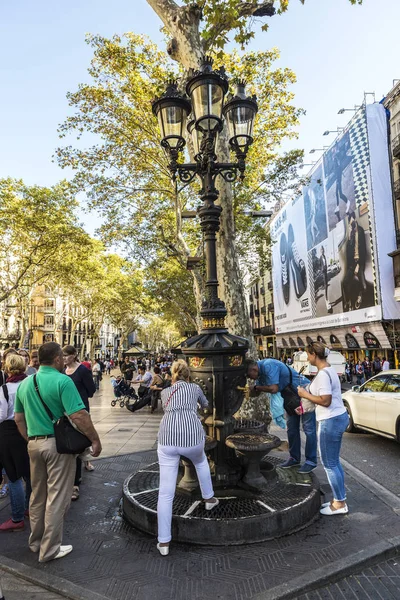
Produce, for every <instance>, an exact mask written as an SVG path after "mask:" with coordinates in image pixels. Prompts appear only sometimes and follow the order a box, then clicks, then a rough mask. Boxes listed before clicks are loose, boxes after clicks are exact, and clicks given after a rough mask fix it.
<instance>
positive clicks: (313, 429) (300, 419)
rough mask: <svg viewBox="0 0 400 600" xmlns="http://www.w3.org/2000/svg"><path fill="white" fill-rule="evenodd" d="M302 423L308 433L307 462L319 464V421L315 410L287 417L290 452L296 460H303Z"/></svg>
mask: <svg viewBox="0 0 400 600" xmlns="http://www.w3.org/2000/svg"><path fill="white" fill-rule="evenodd" d="M300 423H302V424H303V431H304V433H305V434H306V449H305V455H306V463H308V464H310V465H313V466H315V465H316V464H317V422H316V419H315V411H313V412H309V413H304V414H302V415H290V416H288V418H287V435H288V442H289V454H290V456H291V457H292V458H293V459H294V460H295V461H296V462H300V461H301V439H300Z"/></svg>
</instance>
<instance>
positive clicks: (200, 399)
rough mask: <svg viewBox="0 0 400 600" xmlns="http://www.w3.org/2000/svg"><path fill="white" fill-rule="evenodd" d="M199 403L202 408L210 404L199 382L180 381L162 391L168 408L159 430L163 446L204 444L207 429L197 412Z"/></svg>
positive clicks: (164, 404)
mask: <svg viewBox="0 0 400 600" xmlns="http://www.w3.org/2000/svg"><path fill="white" fill-rule="evenodd" d="M197 403H200V405H201V407H202V408H206V407H207V406H208V400H207V398H206V397H205V395H204V394H203V392H202V391H201V389H200V387H199V386H198V385H197V384H196V383H187V382H186V381H177V382H176V383H174V385H172V386H171V387H169V388H167V389H165V390H163V391H162V392H161V404H162V407H163V409H164V416H163V418H162V420H161V423H160V430H159V432H158V443H159V444H160V445H161V446H176V447H178V448H191V447H192V446H197V445H198V444H200V442H201V441H202V440H203V439H204V437H205V433H204V429H203V426H202V424H201V421H200V419H199V417H198V416H197Z"/></svg>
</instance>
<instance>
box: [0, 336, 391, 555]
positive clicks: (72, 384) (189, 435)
mask: <svg viewBox="0 0 400 600" xmlns="http://www.w3.org/2000/svg"><path fill="white" fill-rule="evenodd" d="M306 351H307V358H308V360H309V362H310V364H311V365H313V366H315V367H316V369H317V375H316V376H315V378H314V379H313V381H312V382H311V383H310V381H309V380H308V379H307V378H306V377H304V376H303V375H302V374H301V373H297V372H296V371H295V370H294V369H292V368H291V367H290V366H289V364H285V363H284V362H283V361H280V360H276V359H273V358H268V359H263V360H260V361H253V360H249V361H247V363H246V375H247V377H248V378H249V379H251V380H254V381H255V383H254V385H253V386H251V394H252V395H258V394H260V393H262V392H268V393H269V394H270V395H271V399H274V400H275V401H276V400H277V399H278V403H279V402H281V407H280V411H281V413H282V414H283V413H284V411H286V422H285V426H286V424H287V435H288V442H289V457H288V459H287V460H286V461H285V462H284V463H283V464H282V465H281V468H283V469H291V468H296V469H297V470H298V472H299V473H301V474H309V473H311V472H312V471H313V470H314V469H315V468H316V466H317V460H318V458H317V445H318V444H319V454H320V457H321V462H322V465H323V467H324V468H325V471H326V474H327V477H328V481H329V483H330V486H331V488H332V500H331V501H330V502H327V503H325V504H324V505H323V506H322V507H321V514H323V515H328V516H331V515H338V514H346V513H347V512H348V507H347V503H346V490H345V485H344V473H343V469H342V466H341V464H340V447H341V440H342V436H343V433H344V431H345V430H346V428H347V426H348V421H349V419H348V415H347V412H346V409H345V407H344V404H343V401H342V396H341V385H340V381H339V377H338V375H337V373H336V371H335V369H334V368H333V367H331V366H330V365H329V362H328V356H329V349H328V348H327V347H326V346H325V345H324V344H322V343H320V342H314V343H313V344H310V345H309V346H308V347H307V349H306ZM386 362H387V361H384V362H383V363H382V362H381V363H380V366H381V369H383V370H385V369H386V364H385V363H386ZM116 366H117V365H116V364H115V363H114V362H112V361H111V360H106V361H102V360H101V359H95V360H94V361H87V360H86V361H82V362H81V361H80V360H79V358H78V353H77V351H76V349H75V348H74V347H73V346H70V345H68V346H65V347H64V348H61V346H60V345H59V344H57V343H55V342H48V343H45V344H43V345H42V346H41V347H40V348H39V350H38V351H33V352H32V353H31V354H30V355H29V353H28V352H27V351H26V350H23V349H22V350H16V349H11V348H9V349H7V350H6V351H5V352H4V353H3V357H2V362H1V365H0V367H1V369H0V468H1V470H2V471H1V472H2V474H3V478H7V479H8V493H9V496H10V504H11V518H10V519H9V520H7V521H6V522H5V523H2V524H1V525H0V532H8V531H18V530H22V529H24V528H25V519H26V518H29V520H30V530H31V533H30V537H29V548H30V549H31V550H32V552H36V553H38V558H39V561H40V562H47V561H50V560H53V559H57V558H62V557H63V556H66V555H67V554H68V553H69V552H71V551H72V546H71V545H63V544H62V536H63V520H64V516H65V514H66V512H67V510H68V507H69V504H70V502H71V500H77V499H78V498H79V486H80V483H81V479H82V469H83V468H85V469H86V470H87V471H92V470H93V469H94V466H93V464H92V463H91V457H97V456H99V455H100V453H101V450H102V447H101V442H100V439H99V436H98V434H97V432H96V429H95V427H94V426H93V423H92V420H91V417H90V399H91V398H92V397H93V396H94V394H95V392H96V390H98V389H99V384H100V380H101V378H102V376H103V374H104V373H106V372H107V373H108V374H111V370H112V369H113V368H114V367H116ZM118 366H119V367H120V372H121V375H118V376H117V377H116V378H114V377H112V378H111V381H112V382H113V386H114V388H116V387H117V386H118V380H120V381H123V382H124V383H125V385H126V386H127V387H128V389H129V388H131V387H132V386H134V385H138V386H139V389H138V397H137V398H135V401H134V402H133V403H131V404H129V405H128V406H127V407H128V409H129V410H130V411H132V412H135V411H136V410H138V408H141V407H142V406H145V405H149V406H150V407H151V411H152V412H154V410H156V408H157V406H158V402H159V401H161V405H162V409H163V413H164V414H163V417H162V420H161V423H160V429H159V433H158V450H157V451H158V459H159V464H160V486H159V498H158V506H157V513H158V543H157V548H158V550H159V552H160V553H161V554H162V555H163V556H166V555H168V553H169V544H170V541H171V519H172V505H173V500H174V495H175V488H176V479H177V472H178V468H179V460H180V457H181V456H184V457H186V458H188V459H189V460H191V461H192V463H193V465H194V466H195V468H196V471H197V475H198V479H199V484H200V489H201V494H202V497H203V501H204V506H205V508H206V510H212V509H213V508H214V507H215V506H217V504H218V502H219V501H218V499H217V498H215V496H214V490H213V485H212V479H211V473H210V466H209V463H208V461H207V458H206V455H205V452H204V444H205V431H204V428H203V426H202V424H201V421H200V419H199V416H198V408H199V407H201V408H206V407H207V405H208V401H207V398H206V397H205V396H204V394H203V391H202V390H201V388H200V386H198V385H197V384H195V383H192V382H191V380H190V369H189V367H188V365H187V363H186V362H185V361H183V360H174V357H172V356H170V355H167V356H155V357H152V358H151V357H147V358H140V359H137V360H131V359H130V358H129V356H126V357H125V359H124V360H123V361H121V362H120V363H119V364H118ZM362 367H363V373H364V375H365V373H366V372H368V370H367V371H366V369H365V364H364V365H362ZM376 369H378V363H377V362H376V366H375V363H372V365H371V370H374V372H375V371H376ZM356 374H357V371H356ZM279 398H280V401H279ZM293 401H295V405H293ZM65 414H66V415H68V417H69V419H70V421H71V422H72V424H73V425H74V426H75V427H76V428H77V429H78V430H79V431H80V432H81V433H82V434H84V435H85V436H86V438H87V441H88V444H90V446H89V445H88V448H87V449H86V450H85V452H83V453H82V454H81V455H79V456H77V455H76V454H68V453H63V452H62V451H61V450H59V449H58V445H57V444H58V442H57V439H56V436H55V433H56V429H55V424H56V423H57V422H58V421H59V420H60V419H61V418H62V416H63V415H65ZM317 423H318V425H319V426H318V428H317ZM300 427H302V428H303V431H304V433H305V436H306V445H305V453H304V454H305V457H304V462H303V463H302V461H301V454H302V452H301V439H300ZM4 489H6V486H5V485H3V490H4Z"/></svg>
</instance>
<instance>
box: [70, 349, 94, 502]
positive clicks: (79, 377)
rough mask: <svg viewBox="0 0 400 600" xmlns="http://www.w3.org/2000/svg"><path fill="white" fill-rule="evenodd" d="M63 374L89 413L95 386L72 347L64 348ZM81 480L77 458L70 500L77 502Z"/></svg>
mask: <svg viewBox="0 0 400 600" xmlns="http://www.w3.org/2000/svg"><path fill="white" fill-rule="evenodd" d="M63 355H64V366H65V369H64V373H65V374H66V375H68V377H70V378H71V379H72V381H73V382H74V384H75V387H76V389H77V390H78V392H79V395H80V397H81V398H82V401H83V403H84V405H85V408H86V410H87V411H88V412H90V408H89V398H91V397H92V396H93V394H94V393H95V391H96V385H95V383H94V381H93V376H92V373H91V372H90V371H89V369H88V368H87V367H85V366H84V365H82V364H81V363H80V362H79V360H78V353H77V351H76V349H75V348H74V346H64V348H63ZM85 469H86V471H93V470H94V467H93V465H92V463H91V462H89V461H86V462H85ZM81 479H82V460H81V459H80V458H79V456H78V457H77V459H76V472H75V481H74V488H73V490H72V496H71V500H78V498H79V484H80V482H81Z"/></svg>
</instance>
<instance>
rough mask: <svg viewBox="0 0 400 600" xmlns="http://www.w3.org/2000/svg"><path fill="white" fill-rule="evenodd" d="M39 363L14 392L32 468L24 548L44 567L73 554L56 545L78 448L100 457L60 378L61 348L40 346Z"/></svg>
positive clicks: (76, 399)
mask: <svg viewBox="0 0 400 600" xmlns="http://www.w3.org/2000/svg"><path fill="white" fill-rule="evenodd" d="M39 363H40V368H39V371H38V373H37V375H34V376H32V377H28V378H27V379H25V380H24V381H23V382H22V383H21V385H20V386H19V388H18V390H17V396H16V400H15V422H16V424H17V426H18V429H19V432H20V434H21V435H22V437H24V438H25V439H27V440H28V453H29V458H30V464H31V484H32V494H31V499H30V504H29V517H30V525H31V535H30V537H29V548H30V549H31V550H32V552H38V553H39V562H47V561H49V560H53V559H55V558H62V557H63V556H66V555H67V554H69V553H70V552H71V551H72V546H70V545H65V546H63V545H61V543H62V537H63V522H64V517H65V514H66V512H67V511H68V508H69V505H70V502H71V490H72V487H73V483H74V476H75V467H76V455H77V454H79V453H80V452H82V450H81V449H80V447H82V446H90V445H91V446H92V452H91V454H92V456H99V455H100V453H101V443H100V439H99V436H98V434H97V432H96V430H95V428H94V426H93V423H92V420H91V418H90V416H89V413H88V412H87V411H86V409H85V405H84V403H83V401H82V399H81V397H80V395H79V393H78V391H77V389H76V387H75V384H74V382H73V381H72V379H70V378H69V377H68V376H67V375H64V374H63V373H62V371H63V369H64V357H63V352H62V349H61V346H60V345H59V344H56V343H55V342H48V343H46V344H43V346H41V347H40V348H39ZM71 423H72V425H73V427H72V426H71ZM77 430H78V431H77ZM85 436H86V437H85ZM75 448H76V454H75V453H73V452H75Z"/></svg>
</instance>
